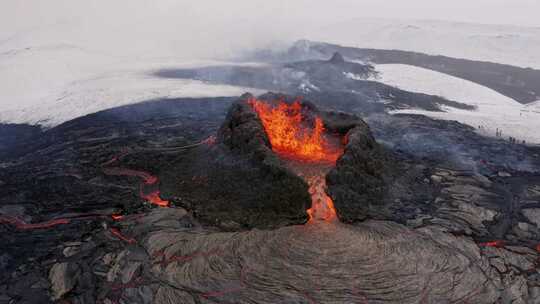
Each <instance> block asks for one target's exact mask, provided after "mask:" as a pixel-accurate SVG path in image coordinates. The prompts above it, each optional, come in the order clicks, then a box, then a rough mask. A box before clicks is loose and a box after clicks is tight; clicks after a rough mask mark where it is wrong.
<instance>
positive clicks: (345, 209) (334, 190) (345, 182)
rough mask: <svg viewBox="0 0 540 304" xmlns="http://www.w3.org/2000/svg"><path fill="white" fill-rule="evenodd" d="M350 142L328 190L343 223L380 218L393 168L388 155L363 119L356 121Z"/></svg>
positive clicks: (332, 174)
mask: <svg viewBox="0 0 540 304" xmlns="http://www.w3.org/2000/svg"><path fill="white" fill-rule="evenodd" d="M347 141H348V142H347V145H346V147H345V152H344V154H343V156H342V157H341V158H340V159H339V160H338V161H337V164H336V167H335V168H334V169H333V170H332V171H330V173H329V174H328V175H327V185H328V193H329V195H330V196H331V197H332V198H333V200H334V205H335V207H336V210H337V213H338V216H339V218H340V219H341V220H342V221H344V222H354V221H358V220H364V219H366V218H368V217H372V218H378V217H379V218H380V217H381V214H382V213H383V208H382V206H383V205H384V204H385V201H384V199H383V198H384V197H383V196H384V193H385V190H386V189H387V188H388V182H389V175H390V174H389V172H390V171H391V169H390V165H389V163H390V160H389V156H388V155H387V153H386V152H385V151H384V149H383V148H382V147H381V146H379V144H378V143H377V142H376V141H375V139H374V137H373V135H372V134H371V131H370V129H369V126H368V125H367V124H366V123H365V122H363V121H361V122H360V123H359V122H356V123H355V126H354V128H352V129H351V130H350V131H349V132H348V133H347Z"/></svg>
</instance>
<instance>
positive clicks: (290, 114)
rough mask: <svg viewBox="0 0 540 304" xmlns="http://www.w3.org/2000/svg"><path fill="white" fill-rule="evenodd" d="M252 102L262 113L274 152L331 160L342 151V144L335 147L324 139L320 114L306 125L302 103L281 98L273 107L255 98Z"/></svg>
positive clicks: (318, 159) (286, 155) (295, 156)
mask: <svg viewBox="0 0 540 304" xmlns="http://www.w3.org/2000/svg"><path fill="white" fill-rule="evenodd" d="M249 103H250V104H251V106H252V107H253V109H254V110H255V111H256V112H257V114H258V115H259V118H260V119H261V121H262V124H263V126H264V130H265V131H266V134H267V135H268V138H269V140H270V144H271V145H272V150H273V151H274V152H276V153H278V154H281V155H283V156H285V157H288V158H293V159H297V160H302V161H312V162H330V163H335V162H336V160H337V159H338V158H339V156H340V155H341V154H342V153H343V149H342V148H341V147H337V148H336V147H333V146H332V145H331V144H330V143H329V142H328V141H327V140H326V139H325V137H324V125H323V121H322V119H321V118H320V117H316V118H315V125H314V126H313V127H309V126H305V123H304V122H303V117H302V113H301V109H302V106H301V105H300V102H298V101H295V102H294V103H292V104H290V105H289V104H287V103H285V102H282V101H280V102H279V104H278V105H277V107H272V106H271V105H269V104H268V103H266V102H264V101H259V100H256V99H254V98H253V99H250V100H249Z"/></svg>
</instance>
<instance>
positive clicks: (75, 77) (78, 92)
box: [0, 45, 260, 127]
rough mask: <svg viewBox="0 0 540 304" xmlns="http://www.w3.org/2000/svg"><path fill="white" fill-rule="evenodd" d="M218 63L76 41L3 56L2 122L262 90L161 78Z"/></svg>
mask: <svg viewBox="0 0 540 304" xmlns="http://www.w3.org/2000/svg"><path fill="white" fill-rule="evenodd" d="M215 64H220V65H223V64H228V63H226V62H216V61H187V62H186V61H183V60H178V59H175V58H168V59H160V60H157V59H153V60H148V59H146V60H139V61H138V60H137V58H131V57H119V56H110V55H105V54H102V53H99V52H91V51H88V50H85V49H83V48H80V47H76V46H72V45H53V46H46V47H38V48H28V49H22V50H13V51H11V52H5V53H3V54H0V82H1V83H2V91H1V93H0V94H1V95H0V100H1V102H0V122H4V123H29V124H40V125H43V126H46V127H52V126H55V125H58V124H60V123H62V122H65V121H67V120H70V119H73V118H76V117H80V116H83V115H87V114H90V113H94V112H97V111H101V110H105V109H109V108H113V107H117V106H121V105H126V104H130V103H136V102H141V101H145V100H150V99H156V98H173V97H217V96H238V95H241V94H243V93H245V92H246V91H250V92H254V93H258V92H260V91H258V90H255V89H251V88H243V87H234V86H226V85H214V84H207V83H203V82H200V81H194V80H176V79H165V78H159V77H157V76H154V75H153V72H154V71H156V70H158V69H160V68H164V67H168V68H171V67H175V68H187V67H201V66H207V65H215Z"/></svg>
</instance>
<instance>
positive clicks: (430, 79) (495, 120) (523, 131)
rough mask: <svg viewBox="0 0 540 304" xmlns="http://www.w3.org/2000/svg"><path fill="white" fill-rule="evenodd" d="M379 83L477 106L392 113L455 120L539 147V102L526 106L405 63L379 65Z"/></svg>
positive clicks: (460, 80)
mask: <svg viewBox="0 0 540 304" xmlns="http://www.w3.org/2000/svg"><path fill="white" fill-rule="evenodd" d="M375 68H376V70H377V71H378V72H379V76H378V77H377V79H376V80H377V81H380V82H383V83H386V84H389V85H392V86H396V87H399V88H401V89H404V90H407V91H411V92H420V93H426V94H430V95H437V96H442V97H445V98H447V99H450V100H455V101H459V102H462V103H466V104H470V105H474V106H476V110H474V111H468V110H461V109H455V108H450V107H443V108H444V110H445V112H430V111H424V110H417V109H406V110H398V111H394V112H393V113H409V114H423V115H427V116H430V117H434V118H439V119H446V120H456V121H459V122H462V123H465V124H468V125H470V126H472V127H474V128H476V129H477V131H478V132H480V133H482V134H485V135H488V136H495V135H496V131H497V130H500V131H502V137H504V138H508V137H510V136H512V137H514V138H516V139H517V140H519V141H522V140H525V141H527V142H529V143H535V144H540V133H539V132H537V130H540V111H538V110H539V108H538V103H535V104H532V105H527V106H524V105H522V104H520V103H518V102H516V101H514V100H512V99H510V98H508V97H506V96H504V95H501V94H499V93H497V92H495V91H493V90H491V89H489V88H487V87H484V86H481V85H478V84H476V83H473V82H470V81H467V80H463V79H461V78H456V77H453V76H449V75H446V74H443V73H439V72H435V71H432V70H427V69H422V68H418V67H414V66H410V65H403V64H381V65H377V66H376V67H375Z"/></svg>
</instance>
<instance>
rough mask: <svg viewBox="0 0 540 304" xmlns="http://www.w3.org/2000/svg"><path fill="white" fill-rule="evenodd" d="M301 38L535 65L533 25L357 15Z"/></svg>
mask: <svg viewBox="0 0 540 304" xmlns="http://www.w3.org/2000/svg"><path fill="white" fill-rule="evenodd" d="M304 38H306V39H310V40H314V41H322V42H328V43H335V44H341V45H345V46H353V47H362V48H377V49H396V50H405V51H414V52H421V53H427V54H430V55H445V56H449V57H456V58H464V59H472V60H478V61H491V62H496V63H505V64H510V65H515V66H520V67H531V68H536V69H540V28H538V27H535V28H533V27H518V26H509V25H481V24H470V23H458V22H448V21H409V20H407V21H405V20H391V19H375V18H363V19H355V20H348V21H343V22H340V23H335V24H333V25H331V26H325V27H322V28H321V29H319V30H317V31H310V32H309V33H306V35H305V37H304Z"/></svg>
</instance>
